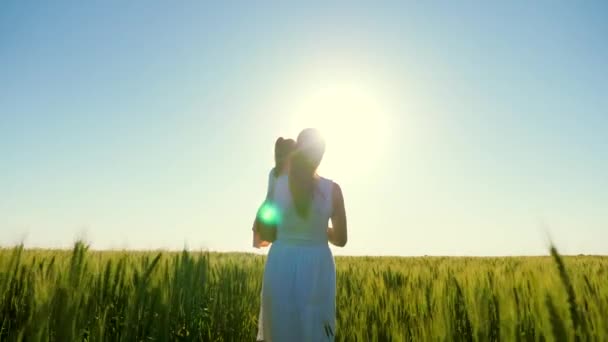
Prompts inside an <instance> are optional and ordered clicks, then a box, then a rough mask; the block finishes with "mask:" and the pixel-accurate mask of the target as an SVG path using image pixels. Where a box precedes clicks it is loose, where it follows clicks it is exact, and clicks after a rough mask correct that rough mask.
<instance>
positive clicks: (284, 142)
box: [274, 137, 296, 176]
mask: <svg viewBox="0 0 608 342" xmlns="http://www.w3.org/2000/svg"><path fill="white" fill-rule="evenodd" d="M295 148H296V142H295V141H294V140H293V139H284V138H283V137H280V138H278V139H277V141H276V142H275V143H274V170H275V176H278V175H279V174H281V173H282V172H284V171H285V170H286V168H287V166H288V164H289V156H290V155H291V153H292V152H293V151H294V150H295Z"/></svg>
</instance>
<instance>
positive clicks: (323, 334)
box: [258, 175, 336, 342]
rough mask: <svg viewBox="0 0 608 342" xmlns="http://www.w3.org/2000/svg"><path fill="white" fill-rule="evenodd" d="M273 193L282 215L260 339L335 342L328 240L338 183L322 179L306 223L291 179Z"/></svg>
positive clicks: (333, 286) (272, 250) (284, 179)
mask: <svg viewBox="0 0 608 342" xmlns="http://www.w3.org/2000/svg"><path fill="white" fill-rule="evenodd" d="M275 181H276V183H275V186H274V189H273V193H272V194H270V195H271V198H272V199H273V200H274V202H275V204H276V205H277V206H278V209H279V210H280V212H281V215H282V220H281V222H280V224H279V225H278V227H277V240H276V241H275V242H274V243H273V244H272V245H271V247H270V251H269V252H268V258H267V260H266V266H265V269H264V282H263V287H262V307H261V309H260V324H259V326H258V327H259V331H258V340H264V341H266V342H272V341H274V342H297V341H306V342H309V341H315V342H316V341H333V340H334V333H335V319H336V318H335V316H336V304H335V303H336V269H335V264H334V258H333V255H332V253H331V250H330V249H329V245H328V241H327V226H328V223H329V219H330V217H331V215H332V208H333V206H332V192H333V186H334V183H333V182H332V181H331V180H329V179H325V178H320V179H319V182H318V183H317V186H316V189H315V192H314V197H313V202H312V204H311V207H310V212H309V215H308V217H307V218H305V219H303V218H301V217H300V216H299V215H298V213H297V212H296V211H295V208H294V206H293V202H292V199H291V193H290V191H289V180H288V176H286V175H284V176H280V177H279V178H277V179H276V180H275Z"/></svg>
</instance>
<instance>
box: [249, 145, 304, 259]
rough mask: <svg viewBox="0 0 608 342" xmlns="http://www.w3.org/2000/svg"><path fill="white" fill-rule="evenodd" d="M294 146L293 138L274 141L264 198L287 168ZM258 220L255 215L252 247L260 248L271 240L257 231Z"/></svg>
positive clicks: (267, 244)
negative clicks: (272, 162)
mask: <svg viewBox="0 0 608 342" xmlns="http://www.w3.org/2000/svg"><path fill="white" fill-rule="evenodd" d="M295 148H296V142H295V141H294V140H293V139H284V138H283V137H280V138H278V139H277V140H276V141H275V143H274V163H275V166H274V168H272V170H270V173H269V175H268V188H267V190H266V199H268V196H269V195H270V194H271V192H272V189H273V188H274V187H273V184H274V182H275V181H276V180H277V179H278V178H279V177H280V176H281V175H283V174H285V173H286V172H287V171H288V169H289V156H290V155H291V153H292V152H293V151H294V150H295ZM259 225H260V222H259V220H258V217H257V216H256V218H255V220H254V222H253V247H255V248H261V247H268V246H269V245H270V243H271V242H272V241H270V240H264V239H262V237H261V235H260V231H259V228H260V227H259Z"/></svg>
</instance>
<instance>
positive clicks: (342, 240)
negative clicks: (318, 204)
mask: <svg viewBox="0 0 608 342" xmlns="http://www.w3.org/2000/svg"><path fill="white" fill-rule="evenodd" d="M332 197H333V201H332V204H333V214H332V216H331V223H332V226H333V228H327V237H328V239H329V242H331V244H332V245H334V246H338V247H344V246H346V242H347V241H348V232H347V224H346V210H345V208H344V196H343V195H342V189H341V188H340V186H339V185H338V184H336V183H334V188H333V196H332Z"/></svg>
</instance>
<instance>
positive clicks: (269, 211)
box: [258, 203, 281, 225]
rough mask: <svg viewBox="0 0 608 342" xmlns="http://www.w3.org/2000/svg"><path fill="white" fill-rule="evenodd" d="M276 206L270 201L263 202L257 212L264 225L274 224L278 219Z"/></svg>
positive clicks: (278, 214)
mask: <svg viewBox="0 0 608 342" xmlns="http://www.w3.org/2000/svg"><path fill="white" fill-rule="evenodd" d="M280 216H281V215H280V213H279V210H278V208H277V207H276V206H275V205H273V204H272V203H264V205H262V207H261V208H260V210H259V212H258V218H259V219H260V221H262V223H264V224H266V225H276V224H278V223H279V221H280Z"/></svg>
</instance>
